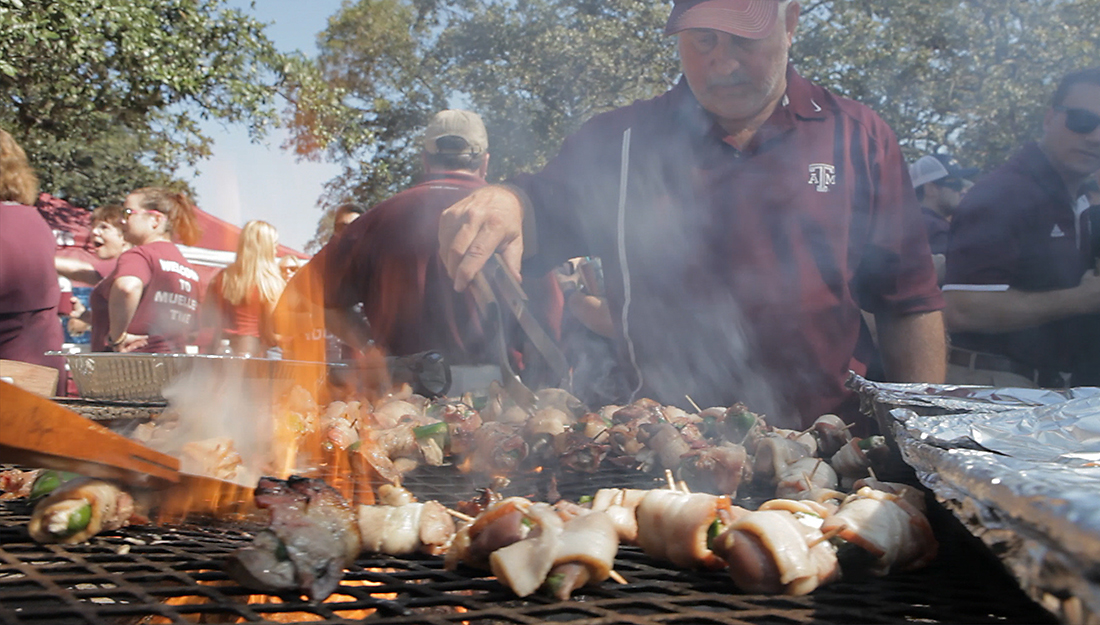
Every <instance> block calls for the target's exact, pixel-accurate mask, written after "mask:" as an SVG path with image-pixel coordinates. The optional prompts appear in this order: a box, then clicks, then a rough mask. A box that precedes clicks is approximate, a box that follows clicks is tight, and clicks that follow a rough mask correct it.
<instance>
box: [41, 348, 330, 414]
mask: <svg viewBox="0 0 1100 625" xmlns="http://www.w3.org/2000/svg"><path fill="white" fill-rule="evenodd" d="M52 353H53V354H56V355H61V356H64V357H65V360H66V361H67V362H68V364H69V371H70V373H71V374H72V377H73V381H74V382H75V383H76V389H77V392H78V393H79V394H80V396H81V397H83V398H85V399H94V400H100V401H128V402H164V401H165V396H164V389H165V388H168V387H170V386H171V385H172V384H173V382H178V381H179V380H180V379H181V378H183V377H185V376H192V375H203V376H208V377H217V378H220V379H222V380H234V379H247V380H270V381H272V382H279V381H295V380H298V381H301V380H314V379H317V378H319V377H320V376H324V375H325V373H326V366H325V365H318V364H317V363H310V362H299V361H294V360H278V359H269V358H241V357H237V356H215V355H206V354H198V355H195V354H115V353H100V352H95V353H86V354H68V353H62V352H52Z"/></svg>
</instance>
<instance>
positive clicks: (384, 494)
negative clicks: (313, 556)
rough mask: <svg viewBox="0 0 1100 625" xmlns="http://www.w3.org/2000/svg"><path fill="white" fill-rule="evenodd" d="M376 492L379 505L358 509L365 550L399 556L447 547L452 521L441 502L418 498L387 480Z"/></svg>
mask: <svg viewBox="0 0 1100 625" xmlns="http://www.w3.org/2000/svg"><path fill="white" fill-rule="evenodd" d="M378 494H379V500H380V503H381V505H375V506H359V509H358V510H357V513H358V525H359V535H360V537H361V538H362V541H363V550H364V551H370V552H374V553H385V554H389V555H393V556H401V555H408V554H410V553H416V552H421V553H426V554H429V555H439V554H442V553H444V552H445V551H446V550H447V547H449V546H450V544H451V539H452V538H454V534H455V525H454V521H453V520H452V519H451V515H450V514H448V513H447V509H446V508H444V507H443V505H442V504H440V503H439V502H437V501H426V502H423V503H420V502H417V501H416V498H415V497H413V496H412V494H411V493H409V491H407V490H405V489H403V488H400V487H394V486H392V485H390V484H384V485H382V486H381V487H380V488H379V489H378Z"/></svg>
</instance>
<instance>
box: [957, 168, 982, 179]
mask: <svg viewBox="0 0 1100 625" xmlns="http://www.w3.org/2000/svg"><path fill="white" fill-rule="evenodd" d="M980 171H981V170H980V169H978V168H977V167H968V168H966V169H957V170H955V171H953V172H951V175H952V176H954V177H956V178H963V179H965V180H970V179H972V178H973V177H974V176H977V175H978V172H980Z"/></svg>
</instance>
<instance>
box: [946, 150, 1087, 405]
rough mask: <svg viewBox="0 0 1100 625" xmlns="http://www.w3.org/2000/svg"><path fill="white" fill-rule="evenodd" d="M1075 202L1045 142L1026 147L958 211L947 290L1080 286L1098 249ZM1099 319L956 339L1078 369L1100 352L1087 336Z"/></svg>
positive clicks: (1049, 369) (1039, 364)
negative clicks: (1093, 246) (1094, 249)
mask: <svg viewBox="0 0 1100 625" xmlns="http://www.w3.org/2000/svg"><path fill="white" fill-rule="evenodd" d="M1076 204H1077V202H1076V201H1075V199H1074V198H1071V197H1070V194H1069V192H1068V191H1067V190H1066V187H1065V183H1063V182H1062V178H1061V177H1060V176H1059V175H1058V173H1057V172H1056V171H1055V170H1054V167H1053V166H1052V165H1051V163H1050V160H1049V159H1047V157H1046V155H1045V154H1043V152H1042V150H1040V149H1039V146H1038V145H1036V144H1034V143H1032V144H1028V145H1026V146H1024V148H1023V149H1022V150H1020V152H1018V153H1017V154H1016V155H1015V156H1013V157H1012V158H1011V159H1010V160H1009V161H1008V162H1007V163H1005V164H1004V165H1002V166H1001V167H1000V168H998V169H997V170H995V171H994V172H992V173H991V174H989V176H986V177H985V178H983V179H982V180H980V181H979V182H978V183H977V184H975V185H974V186H973V187H972V188H971V189H970V191H968V192H967V194H966V196H965V197H964V198H963V201H962V203H961V204H960V205H959V207H958V209H957V210H956V212H955V215H954V218H953V219H952V221H951V244H950V246H949V248H948V254H947V278H946V280H945V284H944V287H943V288H944V290H945V291H950V290H986V291H1004V290H1007V289H1009V288H1013V289H1019V290H1021V291H1052V290H1057V289H1067V288H1071V287H1075V286H1077V285H1078V284H1079V283H1080V281H1081V276H1082V275H1084V273H1085V271H1086V270H1088V269H1091V268H1092V250H1091V245H1090V236H1089V228H1088V220H1087V219H1085V218H1080V217H1079V215H1078V214H1077V211H1075V206H1076ZM1079 225H1080V226H1081V227H1079ZM1098 322H1100V320H1098V318H1097V317H1096V316H1095V315H1090V316H1081V317H1075V318H1070V319H1063V320H1060V321H1054V322H1050V323H1046V324H1043V325H1041V326H1036V327H1034V328H1028V329H1026V330H1021V331H1018V332H1005V333H999V334H981V333H972V332H960V333H955V334H953V335H952V342H953V344H954V345H958V346H959V347H965V348H968V349H974V350H978V351H984V352H990V353H994V354H1002V355H1004V356H1008V357H1009V358H1012V359H1014V360H1016V361H1018V362H1020V363H1023V364H1025V365H1028V366H1031V367H1036V368H1038V369H1040V370H1043V371H1044V372H1045V373H1046V374H1047V376H1046V377H1049V375H1050V374H1052V373H1055V372H1073V371H1074V369H1075V368H1076V367H1077V366H1078V364H1079V363H1080V362H1081V360H1082V359H1083V358H1087V357H1089V355H1090V354H1095V353H1096V350H1097V349H1098V348H1100V345H1097V343H1096V341H1095V340H1094V339H1093V340H1090V341H1084V340H1082V339H1083V337H1085V336H1095V331H1094V330H1090V326H1095V325H1096V324H1097V323H1098ZM1044 382H1045V383H1046V384H1050V383H1052V381H1051V380H1045V381H1044ZM1074 383H1077V381H1075V382H1074Z"/></svg>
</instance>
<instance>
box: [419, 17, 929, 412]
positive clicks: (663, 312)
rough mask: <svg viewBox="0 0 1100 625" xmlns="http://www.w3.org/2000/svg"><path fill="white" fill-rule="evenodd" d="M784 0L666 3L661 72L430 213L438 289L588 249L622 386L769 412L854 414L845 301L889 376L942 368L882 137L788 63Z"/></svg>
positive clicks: (908, 210) (922, 268) (915, 240)
mask: <svg viewBox="0 0 1100 625" xmlns="http://www.w3.org/2000/svg"><path fill="white" fill-rule="evenodd" d="M799 10H800V8H799V4H798V3H797V2H793V1H789V0H680V1H678V2H676V3H675V6H674V8H673V11H672V14H671V16H670V18H669V20H668V24H667V26H666V29H665V32H666V33H667V34H670V35H671V34H675V35H677V36H678V38H679V50H680V58H681V63H682V67H683V71H684V78H683V79H682V80H681V81H680V82H679V84H677V85H676V86H675V87H673V88H672V89H671V90H670V91H669V92H667V93H665V94H664V95H661V96H659V97H657V98H654V99H652V100H648V101H643V102H637V103H635V104H633V105H631V106H628V107H625V108H621V109H618V110H615V111H611V112H609V113H606V114H603V115H599V116H597V117H596V118H594V119H592V120H590V121H589V122H588V123H587V124H585V125H584V126H583V127H582V128H581V130H580V131H578V132H577V133H576V134H574V135H573V136H571V137H569V138H568V139H566V141H565V143H564V144H563V146H562V148H561V152H560V153H559V154H558V155H557V157H556V158H555V159H554V160H552V161H551V162H550V163H549V164H548V165H547V166H546V168H545V169H544V170H542V171H541V172H539V173H537V174H533V175H523V176H519V177H517V178H515V179H514V180H512V181H510V184H509V185H507V186H491V187H486V188H485V189H481V190H478V191H476V192H474V193H473V194H471V195H470V196H469V197H468V198H466V199H465V200H463V201H462V202H460V203H458V204H457V205H456V206H454V207H451V208H450V209H448V211H447V212H445V213H444V216H443V220H442V222H441V223H442V226H441V230H440V244H441V254H442V255H443V259H444V261H445V262H446V263H447V267H448V269H449V270H450V271H451V273H452V275H453V276H454V278H455V288H457V289H464V288H465V287H466V285H467V284H468V282H469V281H470V279H471V277H472V276H473V275H475V274H476V272H477V271H478V270H479V269H480V267H481V265H482V264H483V263H484V260H485V257H486V256H487V255H488V254H490V253H492V252H493V251H495V250H500V251H501V252H502V254H503V255H504V257H505V259H506V260H507V261H508V262H509V263H510V264H512V265H513V267H517V268H518V267H519V266H520V264H521V259H522V263H523V269H524V272H525V273H530V272H531V271H535V272H541V270H542V269H543V268H545V267H548V266H550V265H553V264H555V263H558V262H561V261H563V260H564V259H567V258H571V257H576V256H586V255H587V256H599V257H600V258H601V259H602V261H603V267H604V275H605V288H606V295H607V297H608V300H609V303H610V305H611V310H612V311H613V314H612V317H613V318H614V319H615V323H616V334H617V337H616V338H617V341H618V346H619V351H620V358H621V360H622V362H623V363H624V365H625V368H626V369H627V370H628V371H629V372H630V374H631V375H632V378H633V379H632V380H631V382H632V387H633V388H634V389H636V390H635V393H634V396H635V397H641V396H649V397H652V398H653V399H656V400H658V401H662V402H667V403H674V404H681V405H686V404H687V403H688V401H687V399H686V398H685V395H689V396H691V399H693V400H694V401H695V402H696V403H698V404H699V405H702V406H712V405H729V404H731V403H733V402H735V401H743V402H745V403H746V404H748V405H749V406H750V407H751V408H753V409H755V410H758V411H762V412H765V413H766V414H767V415H768V419H769V422H770V423H776V424H779V425H784V426H796V427H797V426H799V425H806V424H809V423H810V422H812V421H813V420H814V419H815V418H816V417H817V416H819V415H820V414H822V413H826V412H832V411H839V412H842V413H844V416H845V417H846V418H848V419H850V420H854V419H855V418H857V417H856V414H855V413H856V411H855V404H854V402H853V396H852V394H851V393H850V392H849V391H847V390H846V389H845V387H844V380H845V378H846V376H847V374H848V371H849V369H852V370H855V371H856V372H860V373H862V372H864V371H865V370H866V366H865V363H866V362H867V358H868V356H869V354H870V350H871V349H872V343H871V337H870V333H869V331H868V329H867V327H866V325H864V324H863V322H862V320H861V315H860V309H861V308H863V309H864V310H867V311H869V312H871V313H873V314H874V315H875V318H876V321H877V325H878V332H879V340H880V344H881V349H882V352H883V356H884V362H885V365H886V370H887V373H888V374H889V375H890V376H891V377H892V379H894V380H897V381H926V382H941V381H942V379H943V375H944V334H943V325H942V318H941V316H940V312H939V309H940V307H941V306H942V299H941V296H940V293H939V289H938V288H937V286H936V277H935V273H934V271H933V267H932V260H931V254H930V253H929V249H928V242H927V240H926V238H925V235H924V228H923V226H922V224H921V217H920V212H919V210H918V208H917V204H916V198H915V196H914V194H913V190H912V186H911V183H910V181H909V176H908V172H907V170H906V167H905V164H904V162H903V159H902V155H901V152H900V150H899V148H898V144H897V140H896V138H895V136H894V134H893V132H892V131H891V130H890V128H888V127H887V126H886V124H885V123H884V122H883V121H882V120H881V119H880V118H879V117H878V116H877V115H875V114H874V113H873V112H871V111H870V110H869V109H867V108H866V107H864V106H862V105H860V104H857V103H855V102H853V101H851V100H846V99H844V98H841V97H838V96H836V95H834V94H832V93H829V92H828V91H826V90H825V89H823V88H821V87H818V86H816V85H813V84H811V83H810V82H809V81H807V80H805V79H804V78H802V77H801V76H799V75H798V73H797V72H796V71H795V70H794V69H793V67H790V66H789V65H788V63H787V56H788V49H789V47H790V45H791V41H792V39H793V36H794V32H795V27H796V26H797V23H798V17H799ZM623 399H624V400H626V399H629V398H623Z"/></svg>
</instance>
